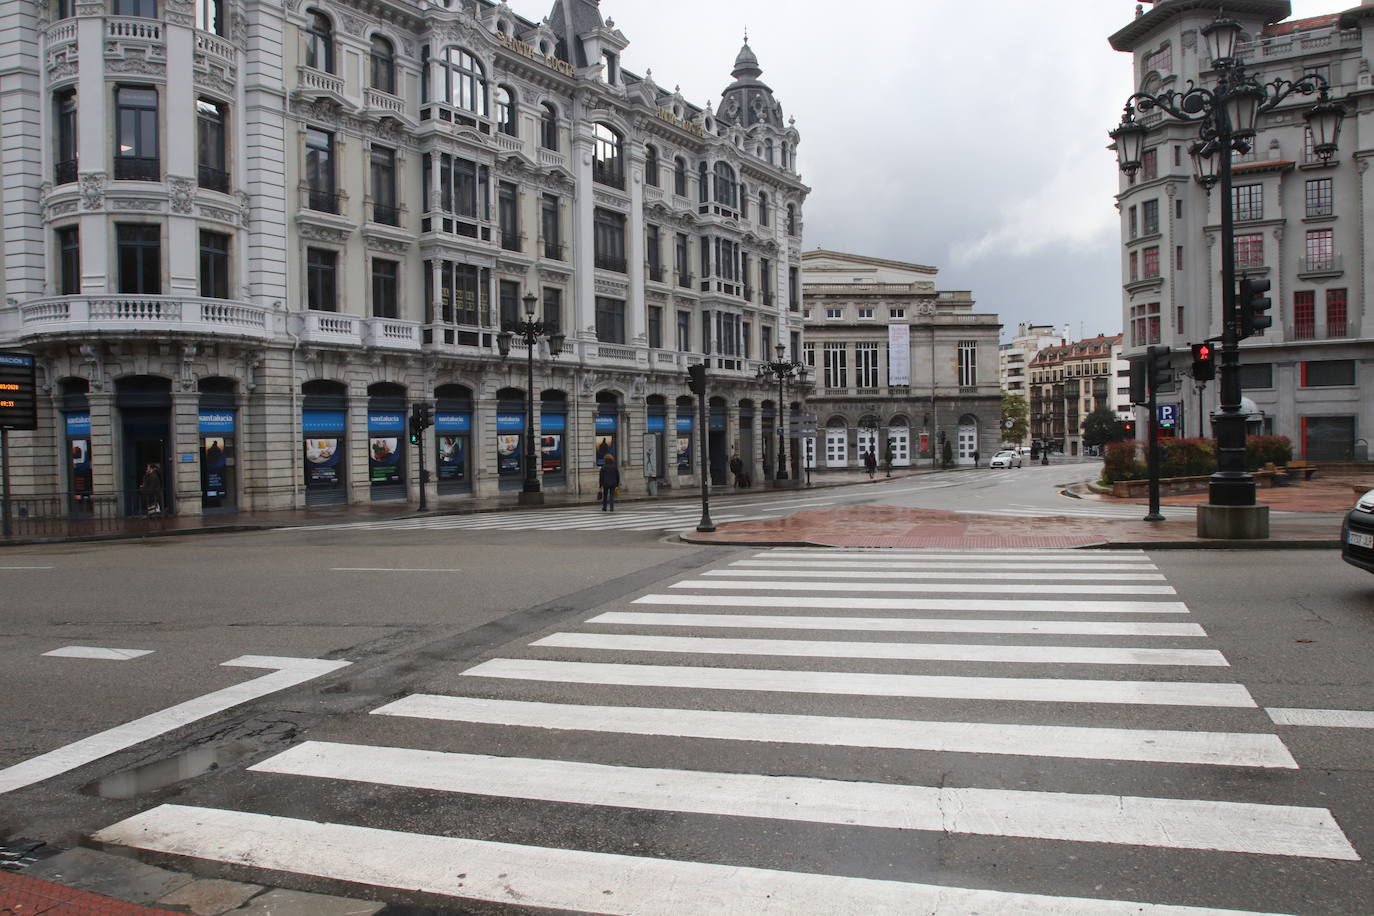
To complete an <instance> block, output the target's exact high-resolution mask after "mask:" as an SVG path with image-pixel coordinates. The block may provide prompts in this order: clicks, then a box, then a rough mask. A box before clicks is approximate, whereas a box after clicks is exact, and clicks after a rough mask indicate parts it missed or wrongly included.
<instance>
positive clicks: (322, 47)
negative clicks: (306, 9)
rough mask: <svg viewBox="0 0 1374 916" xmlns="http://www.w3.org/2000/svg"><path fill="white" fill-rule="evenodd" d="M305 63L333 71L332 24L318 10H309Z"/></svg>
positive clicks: (326, 71)
mask: <svg viewBox="0 0 1374 916" xmlns="http://www.w3.org/2000/svg"><path fill="white" fill-rule="evenodd" d="M305 65H306V66H307V67H312V68H314V69H316V70H323V71H324V72H325V73H333V72H334V24H333V23H332V22H330V21H329V17H328V16H326V15H325V14H324V13H321V12H320V11H319V10H311V11H310V25H309V26H307V27H306V30H305Z"/></svg>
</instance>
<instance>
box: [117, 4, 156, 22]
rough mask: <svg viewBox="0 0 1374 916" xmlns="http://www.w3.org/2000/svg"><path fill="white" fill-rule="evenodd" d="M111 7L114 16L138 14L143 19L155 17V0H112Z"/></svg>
mask: <svg viewBox="0 0 1374 916" xmlns="http://www.w3.org/2000/svg"><path fill="white" fill-rule="evenodd" d="M112 9H113V10H114V14H115V15H116V16H139V17H141V18H143V19H156V18H157V0H114V5H113V7H112Z"/></svg>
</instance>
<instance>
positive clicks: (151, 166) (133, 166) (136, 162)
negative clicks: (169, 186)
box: [114, 156, 162, 181]
mask: <svg viewBox="0 0 1374 916" xmlns="http://www.w3.org/2000/svg"><path fill="white" fill-rule="evenodd" d="M114 177H115V178H117V179H118V180H120V181H161V180H162V160H161V159H159V158H158V157H157V156H116V157H115V161H114Z"/></svg>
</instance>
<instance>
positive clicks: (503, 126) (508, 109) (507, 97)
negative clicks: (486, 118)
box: [496, 86, 516, 137]
mask: <svg viewBox="0 0 1374 916" xmlns="http://www.w3.org/2000/svg"><path fill="white" fill-rule="evenodd" d="M515 124H516V121H515V90H514V89H512V88H510V87H509V86H497V87H496V129H497V130H499V131H501V133H503V134H506V135H508V136H511V137H514V136H515Z"/></svg>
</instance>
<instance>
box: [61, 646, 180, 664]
mask: <svg viewBox="0 0 1374 916" xmlns="http://www.w3.org/2000/svg"><path fill="white" fill-rule="evenodd" d="M43 654H44V655H51V656H54V657H56V658H94V659H102V660H105V661H114V662H123V661H128V660H129V659H131V658H138V657H139V656H142V655H152V654H153V650H152V649H106V648H102V647H100V646H63V647H62V648H60V649H53V650H52V651H51V652H44V653H43Z"/></svg>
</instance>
